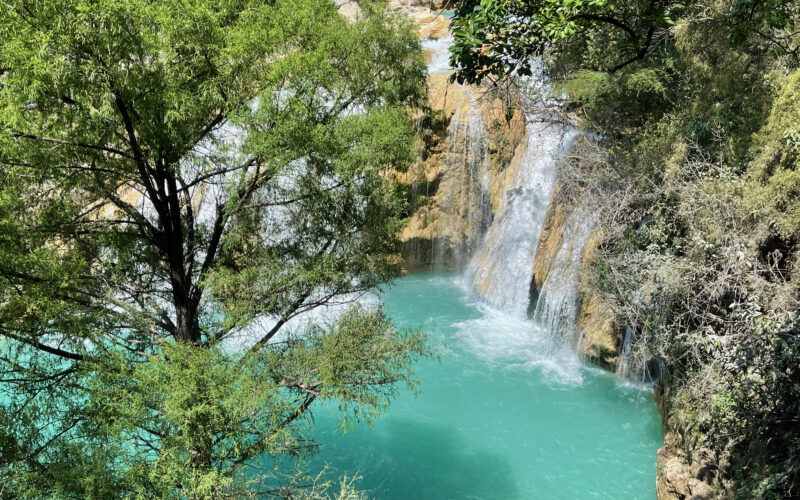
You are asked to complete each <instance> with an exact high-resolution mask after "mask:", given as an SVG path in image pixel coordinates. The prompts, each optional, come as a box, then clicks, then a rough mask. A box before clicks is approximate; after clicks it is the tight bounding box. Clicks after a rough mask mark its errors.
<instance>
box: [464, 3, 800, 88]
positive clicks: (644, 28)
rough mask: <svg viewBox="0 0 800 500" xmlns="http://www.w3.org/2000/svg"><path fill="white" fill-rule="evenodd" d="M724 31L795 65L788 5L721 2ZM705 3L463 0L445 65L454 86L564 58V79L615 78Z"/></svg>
mask: <svg viewBox="0 0 800 500" xmlns="http://www.w3.org/2000/svg"><path fill="white" fill-rule="evenodd" d="M720 8H721V9H722V10H724V11H726V15H727V17H726V19H725V20H724V21H723V24H725V25H727V27H729V32H728V33H727V36H728V38H729V40H730V41H731V43H733V44H738V43H742V42H744V41H745V40H746V39H747V38H748V37H749V36H750V35H752V34H757V35H758V36H759V37H760V38H761V39H762V40H763V41H764V42H766V43H768V44H769V45H771V46H772V48H773V49H774V50H776V51H777V52H779V53H781V54H785V55H788V56H790V57H792V58H794V59H795V61H796V59H797V56H798V51H799V50H800V45H798V44H797V43H796V41H795V38H796V34H797V33H798V29H800V11H798V8H797V5H796V2H793V1H791V0H744V1H726V2H723V5H722V6H720ZM712 10H719V9H717V8H712V9H709V5H708V4H707V2H703V1H697V0H695V1H689V2H678V1H675V0H465V1H463V2H462V4H461V6H460V8H459V9H458V10H457V11H456V17H455V21H454V28H453V31H454V34H455V40H454V43H453V49H452V53H453V55H452V63H453V64H454V66H456V67H457V68H458V72H457V74H456V75H455V76H456V78H457V79H458V80H459V81H461V82H464V81H469V82H478V81H480V80H481V79H483V78H484V77H493V78H504V77H506V76H510V75H514V74H518V75H529V74H530V71H531V68H530V63H531V60H532V58H534V57H537V56H542V55H544V54H545V53H549V55H551V56H552V55H554V54H563V55H566V59H567V60H568V62H569V67H568V68H567V70H568V71H567V73H569V72H571V71H574V70H576V69H588V70H593V71H602V72H608V73H616V72H618V71H620V70H622V69H624V68H627V67H628V66H630V65H632V64H634V63H636V62H638V61H641V60H642V59H644V58H645V57H646V56H647V55H648V54H650V53H652V52H653V48H654V47H656V46H659V45H660V46H664V45H666V44H665V41H666V40H668V39H670V38H671V37H672V34H671V31H670V30H671V28H672V26H673V25H674V24H675V20H676V19H678V18H680V17H686V16H687V14H694V13H698V12H703V11H706V14H708V17H707V19H706V21H707V22H711V23H717V22H719V19H716V20H714V19H712V18H711V16H710V14H711V11H712Z"/></svg>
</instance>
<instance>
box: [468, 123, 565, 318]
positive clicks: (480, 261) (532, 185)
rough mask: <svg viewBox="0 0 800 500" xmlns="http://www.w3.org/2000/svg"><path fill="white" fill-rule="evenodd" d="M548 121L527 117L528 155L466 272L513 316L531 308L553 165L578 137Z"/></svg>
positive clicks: (486, 293)
mask: <svg viewBox="0 0 800 500" xmlns="http://www.w3.org/2000/svg"><path fill="white" fill-rule="evenodd" d="M543 118H545V119H543ZM546 118H548V117H547V116H542V115H540V116H536V115H533V114H531V115H529V116H528V120H527V124H526V132H527V146H526V150H525V155H524V157H523V159H522V162H521V165H519V166H518V171H517V175H516V178H515V180H514V182H513V183H512V185H511V186H510V188H509V189H507V190H506V191H505V193H503V196H502V198H501V200H500V205H499V208H498V211H497V214H496V216H495V218H494V221H493V223H492V226H491V228H490V229H489V232H488V234H487V237H486V240H485V242H484V244H483V246H482V248H481V250H480V252H479V253H478V254H477V255H476V257H475V258H474V259H473V261H472V262H471V264H470V268H469V271H468V272H469V273H470V274H471V278H472V284H473V286H474V287H475V289H476V290H478V291H479V292H480V293H481V294H482V295H483V296H484V297H485V298H486V300H487V301H488V302H489V304H491V305H492V306H493V307H496V308H499V309H502V310H505V311H510V312H515V313H523V312H524V311H525V310H526V309H527V305H528V304H527V297H528V283H529V279H527V278H528V277H530V276H531V275H532V271H533V263H534V256H535V254H536V246H537V243H538V241H539V234H540V233H541V230H542V224H543V222H544V216H545V213H546V211H547V206H548V204H549V202H550V197H551V195H552V191H553V181H554V178H555V162H556V160H557V157H558V155H559V154H560V153H561V152H562V150H563V148H564V146H565V144H567V142H568V140H569V137H571V136H572V135H573V134H574V133H573V132H571V131H570V130H569V128H568V127H566V126H564V125H563V124H560V123H558V122H557V121H555V120H548V119H546Z"/></svg>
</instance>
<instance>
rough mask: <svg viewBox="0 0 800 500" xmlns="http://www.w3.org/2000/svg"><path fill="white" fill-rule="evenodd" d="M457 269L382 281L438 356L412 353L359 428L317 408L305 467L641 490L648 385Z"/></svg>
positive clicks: (651, 446)
mask: <svg viewBox="0 0 800 500" xmlns="http://www.w3.org/2000/svg"><path fill="white" fill-rule="evenodd" d="M470 289H471V287H470V286H468V285H465V283H464V278H463V274H460V273H459V274H455V273H424V274H413V275H409V276H406V277H404V278H402V279H400V280H399V281H397V282H396V284H395V285H394V286H392V287H390V288H389V289H387V290H386V291H385V292H384V293H383V294H382V300H383V302H384V304H385V309H386V312H387V313H388V314H389V316H390V317H391V318H393V319H394V321H395V322H396V323H397V324H398V325H400V326H402V327H411V328H416V327H421V328H424V329H425V330H426V331H427V332H428V333H429V335H430V336H431V341H432V342H433V343H434V345H438V346H439V351H440V360H439V361H434V360H425V361H422V362H419V363H418V364H417V366H416V375H417V377H418V378H419V379H420V381H421V385H420V389H421V394H420V395H419V396H418V397H415V396H414V395H413V394H411V393H410V392H407V391H403V392H401V394H400V395H399V396H398V397H397V399H396V400H394V402H393V403H392V406H391V408H390V409H389V410H388V411H387V413H386V414H385V415H384V416H383V417H382V418H381V419H379V420H377V421H375V422H374V425H373V428H372V429H370V428H369V427H368V426H367V425H365V424H360V425H359V424H356V425H355V427H354V428H353V429H352V430H349V431H348V432H346V433H343V432H342V430H341V429H340V428H339V426H338V422H339V419H338V416H337V414H336V411H335V409H334V408H326V407H317V408H316V411H315V425H314V433H315V436H314V437H315V438H316V440H317V441H318V442H320V443H321V446H320V449H319V451H318V453H317V454H316V455H314V457H313V458H312V459H311V461H312V464H311V465H312V470H313V469H314V468H316V467H320V466H322V465H324V464H330V465H331V466H332V467H335V468H332V469H331V470H330V472H329V477H331V478H332V479H333V478H337V477H340V476H342V475H343V474H344V473H347V474H348V475H350V476H352V475H354V474H357V475H359V476H361V477H362V479H361V480H360V481H359V482H358V483H357V487H358V488H359V489H363V490H368V491H369V494H370V496H371V497H375V498H379V499H448V498H452V499H538V498H541V499H586V498H608V499H653V498H655V454H656V450H657V449H658V447H659V446H660V444H661V434H660V419H659V415H658V413H657V411H656V407H655V404H654V403H653V397H652V391H651V390H649V389H648V388H646V387H643V386H640V385H635V384H631V383H627V382H624V381H622V380H620V379H618V378H616V377H614V376H613V375H611V374H608V373H606V372H604V371H602V370H600V369H598V368H595V367H593V366H591V365H588V364H586V363H584V362H582V361H580V360H579V359H578V358H577V356H576V355H575V354H574V353H573V352H572V351H571V350H569V349H567V348H565V347H564V346H562V345H561V344H560V342H559V341H558V340H557V336H553V335H550V334H548V332H546V331H544V330H543V329H542V327H540V326H537V325H536V324H534V323H533V322H530V321H528V320H525V319H522V318H521V317H520V316H519V315H515V314H509V313H503V312H499V311H497V310H493V309H491V308H489V307H488V306H485V305H484V304H483V302H482V301H481V300H480V299H478V298H477V297H476V296H475V295H474V293H473V292H471V291H470Z"/></svg>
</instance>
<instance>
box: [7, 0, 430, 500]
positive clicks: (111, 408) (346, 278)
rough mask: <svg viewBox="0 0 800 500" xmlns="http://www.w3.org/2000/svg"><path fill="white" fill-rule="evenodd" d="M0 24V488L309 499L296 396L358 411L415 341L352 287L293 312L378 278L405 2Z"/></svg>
mask: <svg viewBox="0 0 800 500" xmlns="http://www.w3.org/2000/svg"><path fill="white" fill-rule="evenodd" d="M0 40H2V41H0V48H1V49H0V391H2V392H0V497H3V498H81V499H83V498H98V499H100V498H102V499H106V498H171V497H174V498H223V497H236V498H240V497H247V496H262V495H267V496H268V495H279V496H290V495H297V494H305V495H308V496H314V495H321V494H324V493H323V491H322V490H323V489H324V488H323V486H324V485H323V483H324V481H318V480H316V479H315V478H317V476H316V472H317V471H310V473H311V476H310V479H307V477H306V475H305V474H304V473H303V471H302V470H299V471H298V470H296V469H294V466H293V465H292V457H295V456H297V455H298V454H300V453H301V452H303V451H305V450H309V449H310V448H311V446H312V444H313V443H311V442H310V441H308V440H307V439H306V438H305V437H304V436H305V433H304V430H305V429H306V428H307V424H308V419H307V418H306V417H307V415H308V411H309V409H310V408H313V406H312V403H313V402H314V401H316V400H328V401H330V402H331V403H330V404H332V405H333V407H338V408H339V409H340V410H341V415H342V418H343V419H353V418H355V419H367V420H368V419H370V418H373V417H375V416H376V415H377V414H379V413H380V411H381V410H382V409H383V408H384V407H385V405H386V404H388V400H389V398H390V397H391V396H392V394H393V393H394V391H395V385H396V383H398V382H400V383H403V384H406V383H407V384H409V385H411V386H413V385H414V380H413V377H412V374H411V371H410V368H411V363H412V361H413V360H414V359H416V358H417V357H419V356H423V355H425V354H426V353H427V349H426V347H425V345H424V344H425V341H424V337H423V336H422V335H421V334H419V333H417V332H403V331H397V330H396V329H395V327H394V326H393V325H392V324H391V322H390V321H388V319H387V318H386V317H385V316H384V315H383V313H382V312H381V311H380V309H376V308H373V307H362V306H353V307H351V308H350V309H348V310H347V311H346V312H343V313H341V314H339V315H338V316H337V317H335V318H328V319H326V318H322V319H318V320H317V321H316V322H311V320H309V319H308V318H309V317H317V316H316V315H311V316H309V314H306V315H305V316H304V318H306V319H303V320H301V319H300V318H298V316H299V315H301V314H302V313H309V312H310V311H312V310H314V309H319V308H320V307H321V306H326V305H330V304H332V303H337V304H341V303H342V302H348V301H353V300H354V299H355V298H358V297H359V296H360V295H361V294H363V293H364V292H366V291H369V290H373V289H374V288H376V287H378V286H380V285H382V284H385V283H387V282H388V281H389V280H391V279H393V278H394V277H395V276H396V275H397V273H398V267H397V260H398V257H397V250H398V248H397V241H396V236H395V235H396V234H397V229H398V223H399V221H398V219H397V214H399V213H401V210H400V207H399V203H400V202H399V200H398V198H397V197H396V195H395V194H394V190H393V188H392V186H391V183H390V182H389V180H388V177H387V175H386V172H387V171H388V169H390V168H391V169H403V168H404V167H405V166H406V165H407V164H408V163H409V161H410V160H411V157H412V144H413V139H414V137H413V130H412V126H411V123H410V120H409V116H408V115H409V113H408V109H409V107H413V106H415V105H416V104H417V103H418V102H419V101H420V99H421V98H422V96H423V93H424V85H423V74H424V64H423V62H422V58H421V55H420V47H419V42H418V41H417V39H416V36H415V35H414V34H413V32H412V30H411V28H410V26H409V25H408V23H407V21H405V20H403V19H400V18H399V17H398V16H396V15H394V14H391V13H390V12H388V11H387V10H386V9H385V8H383V7H381V6H380V5H377V4H375V5H374V4H372V3H365V4H364V5H363V6H362V10H361V15H360V17H359V19H358V20H356V21H353V22H349V21H347V20H345V19H344V18H342V17H341V16H340V15H339V13H338V12H337V10H336V7H335V5H334V3H333V2H331V1H329V0H275V1H260V0H253V1H251V0H213V1H212V0H198V1H194V2H181V1H169V0H167V1H159V2H150V1H146V0H89V1H83V0H81V1H78V0H46V1H33V2H31V1H27V0H24V1H23V0H19V1H18V0H10V1H8V2H5V3H4V4H3V7H2V9H0ZM282 457H285V458H282ZM278 465H280V467H277V466H278ZM276 467H277V469H276ZM302 484H309V485H311V486H312V487H311V488H310V489H308V490H306V491H305V492H302V491H298V490H297V488H296V486H297V485H302ZM350 486H351V482H350V481H349V480H348V481H346V484H345V485H344V488H343V489H342V491H343V494H350V493H351V491H350V489H351V488H350Z"/></svg>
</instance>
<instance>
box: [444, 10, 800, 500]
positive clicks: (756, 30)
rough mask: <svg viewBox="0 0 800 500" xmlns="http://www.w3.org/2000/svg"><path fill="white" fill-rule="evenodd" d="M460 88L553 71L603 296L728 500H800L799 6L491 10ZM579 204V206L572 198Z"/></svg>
mask: <svg viewBox="0 0 800 500" xmlns="http://www.w3.org/2000/svg"><path fill="white" fill-rule="evenodd" d="M455 26H456V49H455V54H454V56H453V60H454V62H455V63H457V64H459V65H461V67H462V69H461V72H460V75H459V78H461V79H463V80H468V81H476V80H480V79H482V78H484V77H491V78H504V77H509V76H513V75H514V74H521V75H524V74H525V73H526V72H527V68H528V65H529V60H530V57H532V56H540V57H542V58H544V60H545V62H546V67H547V71H548V73H549V75H550V76H551V78H552V79H553V80H554V81H555V82H557V84H558V86H559V88H560V89H561V90H562V91H563V92H564V93H565V95H566V97H567V106H568V109H569V110H570V111H573V112H574V113H575V114H576V115H577V116H578V118H579V119H580V122H581V126H582V127H583V128H585V129H587V130H590V131H592V132H594V134H592V135H590V136H589V137H591V138H592V139H591V140H589V139H586V140H584V141H578V143H577V144H576V146H575V147H574V148H573V151H572V152H571V154H570V155H568V161H567V162H566V163H567V164H566V165H565V170H564V175H563V178H562V183H564V185H565V186H567V187H568V188H569V189H572V190H573V192H574V193H595V194H599V196H600V197H601V198H602V199H603V200H604V202H605V203H604V207H605V208H604V209H603V213H602V216H601V217H599V218H598V220H599V221H600V226H599V227H598V228H597V229H598V234H601V235H602V241H601V244H600V248H599V249H598V252H596V256H595V260H594V266H593V272H592V275H591V276H590V279H589V282H590V285H591V286H592V287H593V289H594V291H595V293H600V294H602V295H603V296H604V297H605V298H606V299H607V300H608V301H609V302H610V303H612V304H615V307H616V309H617V310H618V311H619V312H620V314H621V315H623V316H624V317H625V319H626V321H627V322H628V324H629V325H631V326H632V327H633V330H634V333H635V338H636V341H637V346H638V347H637V349H638V352H639V354H640V356H641V357H642V359H647V358H650V357H654V358H657V359H659V360H661V362H662V365H663V367H664V368H665V376H664V378H663V379H662V381H661V389H660V390H661V391H662V401H663V405H664V409H665V411H666V415H665V418H666V420H667V425H668V427H669V428H670V430H671V431H672V432H675V433H677V434H678V435H679V436H678V440H677V444H676V446H680V447H682V448H683V449H684V450H685V451H686V453H687V457H688V460H689V461H690V462H691V460H692V456H693V452H694V451H696V450H700V449H701V448H702V449H706V450H711V452H712V453H713V455H714V456H715V457H716V458H715V460H714V461H713V464H714V465H713V469H711V470H704V472H703V477H700V478H699V479H701V480H703V481H707V482H708V483H709V484H710V485H711V486H712V487H713V488H714V489H715V490H714V491H715V494H717V495H723V494H726V492H727V493H730V494H732V495H736V496H739V497H742V498H753V497H757V498H790V497H794V496H797V495H798V494H800V453H798V450H800V448H799V446H800V323H798V314H800V311H798V307H799V305H800V164H799V163H798V160H799V159H800V141H798V137H800V135H799V134H800V132H799V131H800V129H798V126H799V125H798V124H800V71H798V69H797V68H798V63H800V61H799V60H798V47H800V4H798V3H797V2H791V1H782V0H753V1H735V2H728V1H711V0H708V1H706V0H696V1H691V2H672V1H668V0H667V1H649V0H646V1H638V0H597V1H582V0H541V1H539V0H534V1H521V0H498V1H495V0H483V1H480V2H478V1H469V2H464V6H463V8H462V9H461V10H460V11H459V13H458V20H457V21H456V24H455ZM569 189H566V188H565V189H564V190H563V191H568V190H569Z"/></svg>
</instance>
